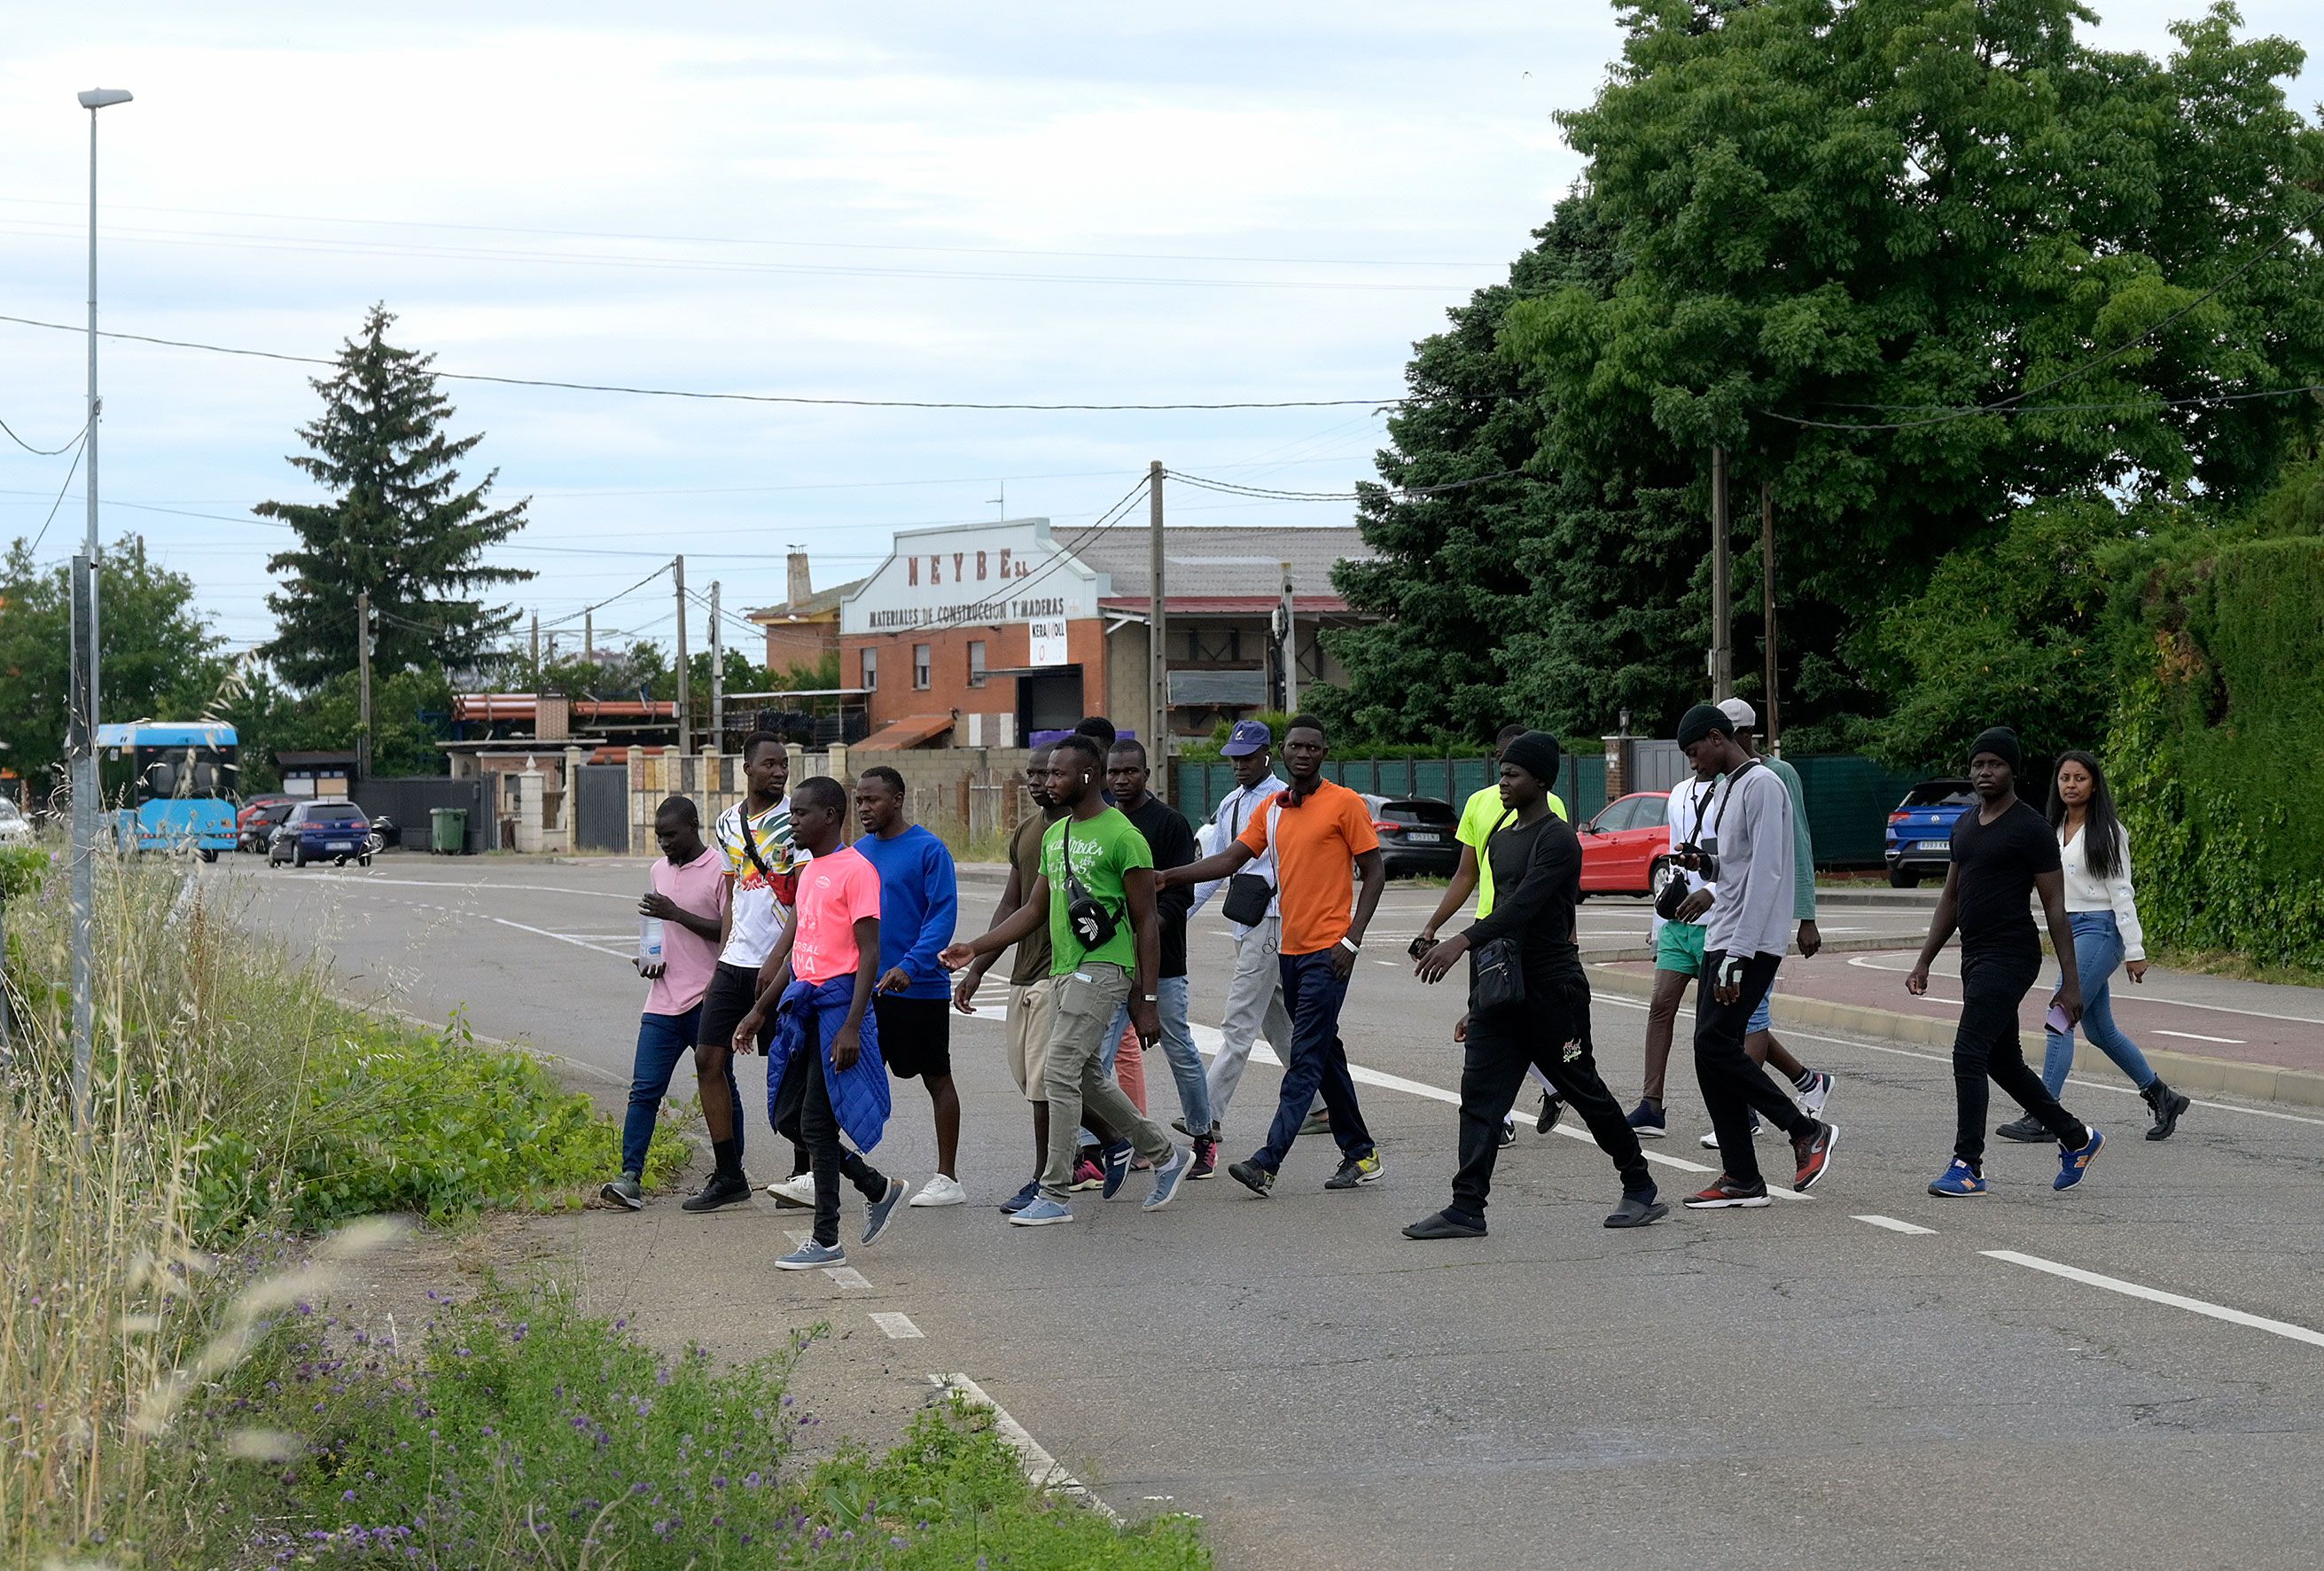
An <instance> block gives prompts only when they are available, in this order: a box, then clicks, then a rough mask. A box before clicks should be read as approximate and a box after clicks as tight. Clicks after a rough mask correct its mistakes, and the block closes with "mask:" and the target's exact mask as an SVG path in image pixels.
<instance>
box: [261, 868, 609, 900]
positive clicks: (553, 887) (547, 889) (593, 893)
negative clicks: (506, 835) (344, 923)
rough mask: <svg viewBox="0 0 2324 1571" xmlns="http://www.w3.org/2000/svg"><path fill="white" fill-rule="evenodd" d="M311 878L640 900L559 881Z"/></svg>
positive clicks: (314, 876)
mask: <svg viewBox="0 0 2324 1571" xmlns="http://www.w3.org/2000/svg"><path fill="white" fill-rule="evenodd" d="M307 882H309V883H316V882H321V883H361V884H366V885H377V884H393V885H395V886H396V887H398V888H400V889H432V890H434V891H436V892H438V894H449V893H452V892H466V893H469V894H475V893H479V892H487V891H493V890H502V889H512V890H516V891H518V892H521V893H525V894H578V895H585V896H586V897H587V898H589V899H591V900H625V901H629V902H630V903H631V904H632V905H634V904H636V903H637V899H638V897H637V895H636V894H635V893H632V892H622V891H618V890H609V889H567V888H566V887H565V886H564V885H562V884H556V883H499V882H497V881H495V880H492V879H477V880H475V881H473V882H468V881H463V880H460V879H457V878H386V877H383V876H381V875H380V874H377V873H309V874H308V877H307Z"/></svg>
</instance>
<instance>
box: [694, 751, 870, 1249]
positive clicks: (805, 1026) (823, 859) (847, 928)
mask: <svg viewBox="0 0 2324 1571" xmlns="http://www.w3.org/2000/svg"><path fill="white" fill-rule="evenodd" d="M847 807H848V801H847V791H846V789H845V788H844V787H843V786H842V785H841V784H840V783H839V782H838V781H835V780H832V779H829V778H828V777H826V776H823V775H817V776H816V777H815V778H814V779H813V780H810V781H803V782H801V783H800V784H799V785H798V787H797V788H795V789H794V790H792V792H791V834H792V836H793V839H794V843H795V844H797V845H799V846H805V847H806V848H807V851H808V852H809V854H810V857H811V859H810V860H809V861H808V862H807V865H806V866H805V867H804V868H802V869H801V870H800V873H799V876H798V907H797V908H796V911H795V914H794V915H793V917H792V919H791V924H790V926H789V927H788V928H786V929H783V936H782V937H781V938H779V939H777V940H776V943H775V947H774V952H773V953H772V954H771V955H770V956H768V957H767V964H768V965H769V966H770V967H772V968H773V969H774V972H775V975H774V978H773V980H772V981H771V982H770V984H768V986H767V987H766V988H765V990H764V991H762V992H761V993H760V994H759V998H758V1002H757V1003H754V1004H752V1006H751V1012H750V1013H749V1014H747V1015H745V1016H743V1017H742V1021H740V1023H738V1024H737V1025H736V1026H735V1028H734V1050H735V1051H736V1052H737V1053H748V1052H749V1051H750V1050H751V1049H752V1045H753V1044H754V1043H755V1042H756V1041H757V1040H758V1036H759V1029H760V1026H761V1024H762V1023H763V1022H764V1021H765V1020H766V1018H767V1015H768V1013H769V1012H770V1011H771V1012H773V1014H774V1017H775V1034H774V1038H773V1040H771V1041H770V1043H769V1044H768V1046H767V1114H768V1117H769V1119H770V1121H771V1122H772V1123H773V1124H774V1126H775V1131H776V1132H777V1133H779V1134H781V1135H783V1136H785V1137H786V1138H788V1139H790V1140H794V1141H798V1143H799V1144H800V1145H801V1146H803V1147H805V1148H806V1150H807V1166H808V1169H809V1170H810V1171H811V1172H813V1173H814V1175H815V1234H814V1236H813V1237H812V1238H810V1239H809V1240H808V1241H807V1243H804V1244H802V1245H800V1246H799V1247H798V1249H796V1250H793V1251H792V1252H790V1253H788V1254H787V1255H784V1256H783V1257H782V1258H781V1259H779V1260H778V1261H775V1264H776V1265H778V1266H779V1267H780V1268H781V1269H783V1270H784V1271H805V1270H807V1268H809V1267H811V1266H834V1265H843V1264H844V1263H845V1262H846V1260H847V1252H846V1251H845V1250H844V1249H843V1248H841V1247H840V1243H839V1180H840V1178H841V1176H842V1175H844V1176H845V1177H846V1178H847V1179H848V1181H849V1182H850V1183H852V1184H853V1185H854V1186H855V1187H856V1188H857V1190H858V1191H860V1192H861V1193H862V1196H863V1198H864V1201H865V1204H866V1211H865V1215H864V1221H863V1242H864V1243H871V1241H872V1240H873V1239H875V1238H877V1237H879V1236H880V1234H881V1232H882V1231H884V1230H885V1229H886V1227H887V1225H888V1219H889V1217H890V1216H892V1215H894V1214H895V1210H896V1206H897V1204H898V1203H899V1201H901V1200H902V1199H903V1197H904V1195H905V1191H906V1190H907V1188H908V1185H906V1184H905V1182H904V1180H903V1179H901V1178H888V1177H887V1176H885V1175H884V1174H882V1173H881V1172H880V1170H879V1169H876V1168H874V1167H872V1165H871V1163H869V1162H867V1161H865V1160H863V1159H862V1157H861V1156H859V1155H857V1154H856V1153H857V1152H858V1151H870V1150H871V1149H872V1148H873V1147H874V1146H877V1145H878V1144H879V1143H880V1137H881V1133H882V1132H884V1131H885V1130H886V1128H887V1124H888V1113H889V1107H890V1103H889V1096H888V1067H887V1065H886V1064H885V1063H884V1062H882V1061H881V1057H880V1021H879V1018H878V1016H876V1015H874V1014H872V1013H871V1012H870V1006H871V983H872V979H873V977H874V976H875V975H877V974H878V972H879V969H880V870H879V869H878V868H876V867H874V866H872V865H871V861H870V860H869V859H868V858H866V857H865V856H864V855H863V854H862V853H861V852H859V851H857V850H855V849H854V848H853V847H852V846H847V845H844V844H843V843H842V840H841V836H842V833H843V831H844V827H845V825H846V821H847ZM778 1000H779V1003H778V1002H777V1001H778ZM843 1134H844V1135H845V1136H846V1137H847V1138H848V1139H849V1140H851V1141H854V1142H855V1149H854V1151H850V1150H849V1149H848V1148H847V1147H846V1146H844V1145H842V1144H841V1143H840V1141H839V1137H840V1136H841V1135H843Z"/></svg>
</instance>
